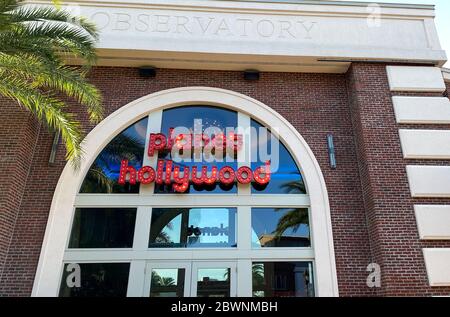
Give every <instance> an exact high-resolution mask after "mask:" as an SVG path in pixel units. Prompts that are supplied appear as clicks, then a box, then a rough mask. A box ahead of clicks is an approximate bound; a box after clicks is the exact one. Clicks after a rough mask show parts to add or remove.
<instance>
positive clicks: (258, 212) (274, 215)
mask: <svg viewBox="0 0 450 317" xmlns="http://www.w3.org/2000/svg"><path fill="white" fill-rule="evenodd" d="M310 246H311V242H310V236H309V218H308V209H307V208H252V247H253V248H262V247H310Z"/></svg>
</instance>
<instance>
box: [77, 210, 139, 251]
mask: <svg viewBox="0 0 450 317" xmlns="http://www.w3.org/2000/svg"><path fill="white" fill-rule="evenodd" d="M135 221H136V209H135V208H127V209H125V208H77V209H76V210H75V217H74V221H73V226H72V233H71V236H70V242H69V248H131V247H132V246H133V236H134V224H135Z"/></svg>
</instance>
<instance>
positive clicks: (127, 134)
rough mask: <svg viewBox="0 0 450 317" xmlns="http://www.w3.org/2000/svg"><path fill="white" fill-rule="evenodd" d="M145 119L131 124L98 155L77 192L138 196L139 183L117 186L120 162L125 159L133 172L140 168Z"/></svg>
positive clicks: (145, 129) (145, 132)
mask: <svg viewBox="0 0 450 317" xmlns="http://www.w3.org/2000/svg"><path fill="white" fill-rule="evenodd" d="M147 122H148V119H147V117H145V118H144V119H142V120H140V121H138V122H136V123H135V124H133V125H131V126H130V127H129V128H127V129H126V130H125V131H123V132H121V133H120V134H119V135H118V136H116V137H115V138H114V139H113V140H112V141H111V142H110V143H109V144H108V145H107V146H106V147H105V148H104V149H103V151H102V152H101V153H100V154H99V156H98V157H97V159H96V160H95V161H94V163H93V164H92V166H91V168H90V169H89V172H88V173H87V175H86V177H85V179H84V181H83V184H82V186H81V190H80V193H138V192H139V183H136V184H135V185H130V183H128V182H127V183H126V185H119V184H118V178H119V173H120V163H121V161H122V160H123V159H126V160H128V162H129V165H130V166H134V167H135V168H136V169H139V168H141V167H142V161H143V155H144V147H145V138H146V134H147Z"/></svg>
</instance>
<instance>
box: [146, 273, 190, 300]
mask: <svg viewBox="0 0 450 317" xmlns="http://www.w3.org/2000/svg"><path fill="white" fill-rule="evenodd" d="M185 274H186V270H185V269H153V270H152V282H151V286H150V289H151V290H150V297H184V277H185Z"/></svg>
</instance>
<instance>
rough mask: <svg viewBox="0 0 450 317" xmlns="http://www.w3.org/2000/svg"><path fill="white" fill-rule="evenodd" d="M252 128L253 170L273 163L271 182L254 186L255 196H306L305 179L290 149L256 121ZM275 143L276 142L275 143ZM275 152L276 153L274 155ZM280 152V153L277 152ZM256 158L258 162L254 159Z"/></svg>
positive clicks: (253, 122) (252, 122)
mask: <svg viewBox="0 0 450 317" xmlns="http://www.w3.org/2000/svg"><path fill="white" fill-rule="evenodd" d="M251 127H252V130H251V131H252V170H255V169H256V168H258V167H260V166H263V165H264V164H265V162H266V161H267V160H270V161H271V166H270V169H271V177H270V182H269V183H268V184H267V185H265V186H260V185H257V184H255V183H253V184H252V193H254V194H306V187H305V184H304V182H303V177H302V175H301V173H300V171H299V169H298V167H297V164H296V163H295V160H294V159H293V158H292V156H291V154H290V153H289V151H288V149H287V148H286V147H285V146H284V144H283V143H282V142H280V141H279V140H278V139H275V138H274V137H273V136H272V134H271V133H270V131H269V130H268V129H266V128H263V126H262V125H260V124H259V123H258V122H256V121H255V120H251ZM274 141H276V142H275V143H274ZM272 146H273V150H274V151H275V152H274V153H272ZM277 150H278V151H277ZM254 157H256V160H255V159H254Z"/></svg>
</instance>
